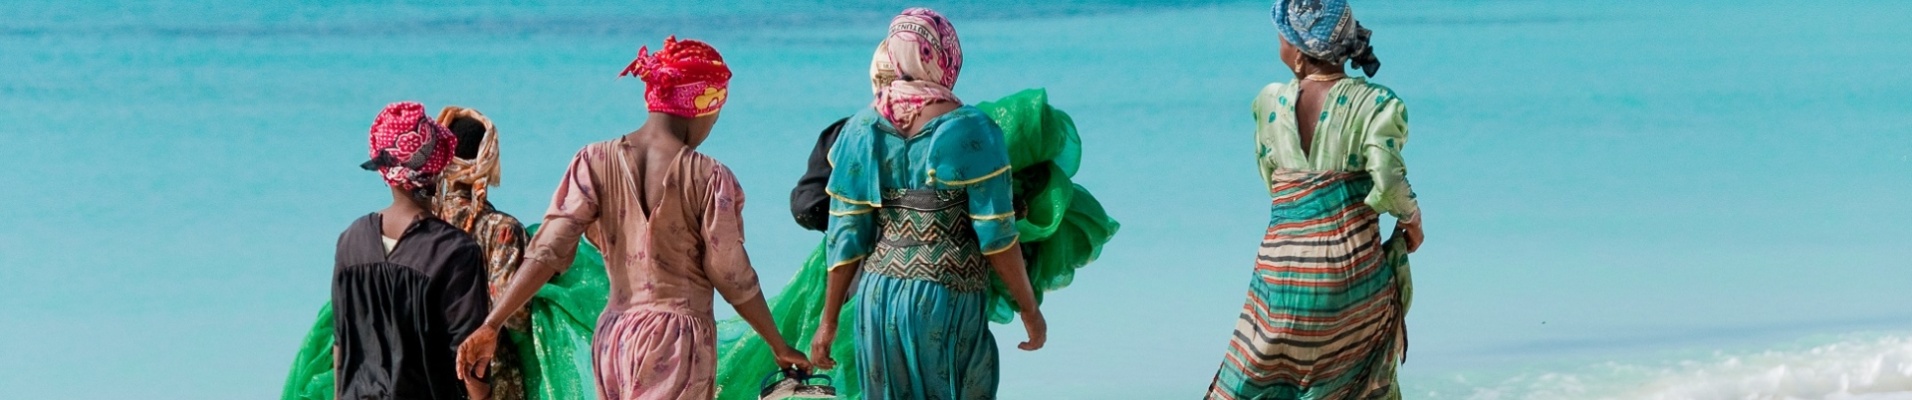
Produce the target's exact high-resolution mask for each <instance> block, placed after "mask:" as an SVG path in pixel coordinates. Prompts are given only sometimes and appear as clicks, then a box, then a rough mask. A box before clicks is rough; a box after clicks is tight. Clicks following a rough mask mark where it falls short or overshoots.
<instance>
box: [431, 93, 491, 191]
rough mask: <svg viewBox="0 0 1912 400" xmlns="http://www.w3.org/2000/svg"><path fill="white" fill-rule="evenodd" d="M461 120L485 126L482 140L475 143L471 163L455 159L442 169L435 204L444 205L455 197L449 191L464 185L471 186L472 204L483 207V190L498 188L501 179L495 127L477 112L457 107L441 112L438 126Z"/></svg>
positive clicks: (458, 158)
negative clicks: (450, 198) (437, 197)
mask: <svg viewBox="0 0 1912 400" xmlns="http://www.w3.org/2000/svg"><path fill="white" fill-rule="evenodd" d="M460 118H469V119H471V120H474V121H477V122H478V123H479V124H480V125H482V126H484V128H485V133H484V139H483V140H479V141H478V154H477V156H475V157H472V158H470V159H465V158H460V157H456V156H454V157H452V158H451V164H449V165H446V166H445V171H444V173H443V174H441V175H442V177H441V178H439V179H440V180H439V185H438V194H439V197H440V199H439V202H438V203H439V204H441V205H442V204H446V203H447V202H446V200H448V199H447V198H448V197H450V196H452V195H453V194H454V193H452V188H453V187H455V186H457V185H458V184H465V185H470V186H471V192H470V196H471V204H476V205H480V206H482V205H483V204H485V194H486V189H487V188H489V187H491V186H498V183H499V181H500V180H501V179H502V178H503V175H504V174H503V170H502V168H501V167H500V166H499V164H498V127H496V126H493V125H492V124H491V119H490V118H486V117H485V114H483V113H479V112H478V110H473V109H469V108H464V107H457V106H452V107H445V109H444V110H443V111H440V112H439V113H438V124H439V125H442V126H448V127H449V126H452V121H457V120H458V119H460Z"/></svg>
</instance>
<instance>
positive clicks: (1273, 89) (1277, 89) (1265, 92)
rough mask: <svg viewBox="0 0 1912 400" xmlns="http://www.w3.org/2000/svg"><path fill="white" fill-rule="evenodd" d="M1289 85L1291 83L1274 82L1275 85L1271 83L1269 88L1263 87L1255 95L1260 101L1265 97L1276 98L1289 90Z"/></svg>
mask: <svg viewBox="0 0 1912 400" xmlns="http://www.w3.org/2000/svg"><path fill="white" fill-rule="evenodd" d="M1289 83H1290V82H1274V83H1269V84H1268V85H1267V86H1262V87H1261V91H1260V92H1256V93H1255V98H1256V99H1260V98H1263V97H1269V98H1272V97H1275V96H1280V95H1281V92H1283V91H1287V90H1288V84H1289Z"/></svg>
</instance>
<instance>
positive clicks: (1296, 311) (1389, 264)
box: [1208, 79, 1418, 399]
mask: <svg viewBox="0 0 1912 400" xmlns="http://www.w3.org/2000/svg"><path fill="white" fill-rule="evenodd" d="M1296 87H1297V86H1296V85H1294V84H1293V83H1289V84H1274V85H1270V86H1269V87H1268V88H1266V89H1264V90H1263V91H1262V94H1261V96H1259V97H1257V98H1256V100H1255V103H1254V107H1253V108H1254V112H1255V120H1256V123H1257V126H1258V129H1256V141H1257V143H1258V146H1257V148H1258V150H1259V152H1258V153H1259V157H1258V158H1259V159H1260V164H1261V167H1262V168H1261V169H1262V171H1261V172H1262V176H1263V177H1264V178H1265V179H1266V182H1267V184H1268V185H1269V193H1270V195H1271V196H1272V197H1273V204H1272V206H1271V207H1270V213H1269V214H1270V215H1269V218H1270V221H1269V225H1268V231H1267V234H1266V235H1265V236H1263V238H1262V245H1261V251H1260V254H1259V255H1258V256H1257V257H1256V263H1255V270H1254V276H1253V279H1252V280H1251V281H1250V282H1249V288H1248V296H1247V297H1248V300H1247V301H1246V302H1245V303H1244V304H1243V306H1242V311H1241V314H1240V318H1238V319H1237V320H1236V323H1235V332H1234V335H1233V338H1232V340H1231V342H1230V343H1229V346H1228V351H1227V355H1226V356H1225V357H1224V359H1223V361H1222V364H1221V367H1220V371H1218V372H1217V373H1216V374H1215V380H1214V382H1213V384H1211V385H1210V387H1209V391H1208V398H1210V399H1373V398H1398V397H1399V388H1397V387H1396V386H1395V384H1394V380H1395V379H1394V375H1395V368H1396V366H1397V365H1398V363H1399V362H1400V360H1401V359H1402V356H1403V355H1404V354H1405V352H1406V349H1407V330H1406V327H1405V326H1404V320H1403V317H1404V316H1405V314H1406V309H1407V307H1406V306H1407V300H1408V298H1407V296H1406V294H1407V293H1408V292H1406V290H1407V286H1406V284H1407V276H1406V270H1407V268H1406V266H1407V260H1406V257H1405V253H1406V252H1405V244H1404V243H1403V242H1402V241H1400V240H1389V241H1386V242H1383V241H1382V240H1381V234H1380V224H1381V221H1380V213H1382V212H1387V213H1390V214H1394V215H1395V216H1396V217H1407V218H1412V217H1413V216H1414V215H1415V214H1416V213H1418V205H1417V204H1416V202H1415V199H1414V196H1413V192H1412V190H1411V189H1409V187H1408V185H1407V180H1406V169H1405V168H1404V167H1403V166H1402V164H1401V158H1400V148H1401V146H1402V145H1403V144H1405V142H1406V140H1407V129H1406V127H1407V124H1406V112H1405V109H1404V108H1403V105H1402V103H1401V101H1400V100H1399V99H1398V98H1395V97H1394V96H1393V93H1392V92H1391V91H1389V90H1388V89H1387V88H1385V87H1382V86H1380V85H1375V84H1370V83H1367V82H1366V81H1365V80H1361V79H1346V80H1343V81H1341V82H1340V83H1337V84H1336V85H1335V86H1334V87H1333V88H1332V89H1330V90H1329V91H1328V96H1327V97H1326V101H1327V102H1328V103H1327V104H1326V105H1325V106H1324V107H1323V112H1322V113H1321V114H1320V115H1318V116H1313V117H1315V118H1318V121H1319V122H1318V123H1317V127H1316V135H1315V136H1314V140H1313V143H1311V148H1310V151H1309V152H1305V153H1304V152H1302V151H1301V148H1300V143H1299V136H1298V135H1297V134H1296V131H1295V123H1294V121H1295V115H1294V107H1293V104H1294V100H1295V99H1297V98H1298V96H1297V95H1296V91H1295V88H1296Z"/></svg>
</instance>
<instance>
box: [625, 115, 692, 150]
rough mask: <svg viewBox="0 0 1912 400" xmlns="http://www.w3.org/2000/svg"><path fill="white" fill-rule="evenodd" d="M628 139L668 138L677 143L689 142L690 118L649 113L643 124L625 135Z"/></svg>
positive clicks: (653, 139) (652, 139) (651, 139)
mask: <svg viewBox="0 0 1912 400" xmlns="http://www.w3.org/2000/svg"><path fill="white" fill-rule="evenodd" d="M625 136H626V137H628V138H630V139H636V140H640V141H645V142H654V141H655V140H657V139H669V140H672V141H676V142H678V143H684V144H685V145H689V143H690V119H689V118H683V117H678V116H675V115H670V114H665V113H657V112H654V113H651V115H650V118H648V119H645V120H644V125H642V126H639V127H637V130H635V131H631V133H629V134H627V135H625Z"/></svg>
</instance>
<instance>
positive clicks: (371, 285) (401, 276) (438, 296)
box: [332, 102, 490, 399]
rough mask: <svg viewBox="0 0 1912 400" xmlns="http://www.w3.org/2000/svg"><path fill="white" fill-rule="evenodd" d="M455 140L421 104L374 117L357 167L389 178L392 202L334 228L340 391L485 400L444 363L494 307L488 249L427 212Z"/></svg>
mask: <svg viewBox="0 0 1912 400" xmlns="http://www.w3.org/2000/svg"><path fill="white" fill-rule="evenodd" d="M457 146H458V138H457V137H455V136H453V135H452V133H451V132H450V131H449V130H446V129H445V127H443V126H440V125H438V123H436V122H432V120H431V119H430V118H427V117H426V116H425V110H424V106H422V105H419V104H418V103H413V102H401V103H393V104H391V105H389V106H386V107H385V111H384V112H381V113H379V115H378V118H377V119H376V120H374V121H373V122H372V129H371V146H370V147H371V149H370V153H371V158H372V160H371V161H367V162H365V163H364V164H362V165H361V167H363V168H365V169H368V170H376V171H378V172H379V175H380V176H382V177H383V178H385V183H386V184H387V185H389V186H390V187H391V196H392V205H391V206H389V207H386V208H385V209H384V210H380V211H378V212H375V213H371V214H369V215H366V216H364V217H361V218H359V219H358V220H357V221H354V222H353V223H352V225H351V226H350V227H347V228H346V229H345V232H344V233H341V234H339V243H338V252H337V255H336V263H335V265H334V269H333V273H332V304H333V306H334V307H335V308H336V314H335V315H336V316H335V318H334V319H333V321H334V322H333V332H336V333H335V335H334V343H337V345H336V346H337V347H336V350H335V352H334V354H335V358H334V360H336V361H335V365H336V366H337V371H338V373H337V379H338V380H337V386H336V392H335V393H336V394H337V397H338V398H346V399H395V398H402V399H465V398H468V397H467V396H469V397H483V396H482V395H483V394H484V382H483V380H480V379H462V382H461V379H460V378H461V376H460V375H458V374H457V373H456V366H455V365H454V364H453V363H450V362H447V361H451V360H452V357H453V355H454V354H453V353H452V350H453V349H454V348H456V345H457V344H458V343H459V342H461V341H463V340H464V339H465V337H466V336H467V335H469V334H471V333H472V332H473V331H474V330H475V329H476V328H478V325H479V322H480V321H482V320H483V319H484V315H485V310H486V309H487V308H489V307H490V298H489V297H487V296H486V294H485V269H484V254H483V252H482V249H480V248H479V247H478V243H477V242H474V241H472V239H471V236H470V235H467V234H465V232H464V231H461V230H458V228H457V227H454V226H452V225H451V224H448V223H446V222H445V221H444V220H441V219H438V217H437V216H435V215H433V214H432V209H431V206H432V203H431V198H432V194H433V193H434V192H435V191H436V189H437V183H438V174H439V172H440V171H443V170H444V168H445V165H446V164H449V163H450V161H451V155H452V150H453V149H454V148H456V147H457Z"/></svg>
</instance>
